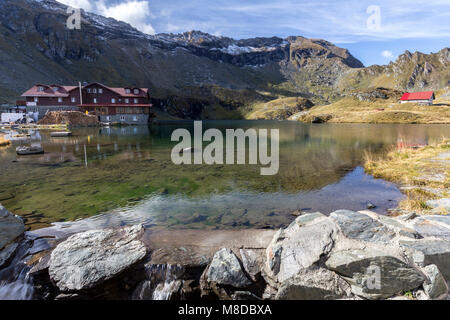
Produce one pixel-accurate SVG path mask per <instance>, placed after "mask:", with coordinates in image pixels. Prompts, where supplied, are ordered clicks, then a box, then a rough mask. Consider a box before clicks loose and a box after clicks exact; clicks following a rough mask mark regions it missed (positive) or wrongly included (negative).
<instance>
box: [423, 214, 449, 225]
mask: <svg viewBox="0 0 450 320" xmlns="http://www.w3.org/2000/svg"><path fill="white" fill-rule="evenodd" d="M418 220H429V221H433V222H437V223H439V224H442V225H445V226H448V227H450V216H443V215H426V216H421V217H419V218H418Z"/></svg>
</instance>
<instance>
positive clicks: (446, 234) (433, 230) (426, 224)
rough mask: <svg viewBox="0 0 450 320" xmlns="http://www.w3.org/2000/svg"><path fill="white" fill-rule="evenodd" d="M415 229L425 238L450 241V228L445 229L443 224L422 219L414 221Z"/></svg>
mask: <svg viewBox="0 0 450 320" xmlns="http://www.w3.org/2000/svg"><path fill="white" fill-rule="evenodd" d="M413 227H414V229H415V230H416V231H417V232H418V233H419V234H420V235H421V236H423V237H437V238H442V239H447V240H450V228H447V227H445V224H441V223H439V222H438V221H435V220H431V219H427V218H422V217H421V218H417V219H416V220H414V224H413Z"/></svg>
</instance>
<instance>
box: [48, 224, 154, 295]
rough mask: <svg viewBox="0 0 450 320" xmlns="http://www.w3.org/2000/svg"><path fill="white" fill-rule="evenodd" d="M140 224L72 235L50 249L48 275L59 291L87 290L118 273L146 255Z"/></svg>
mask: <svg viewBox="0 0 450 320" xmlns="http://www.w3.org/2000/svg"><path fill="white" fill-rule="evenodd" d="M142 232H143V227H142V226H140V225H138V226H133V227H127V228H123V229H119V230H114V229H105V230H92V231H86V232H83V233H79V234H75V235H73V236H71V237H69V238H68V239H67V240H65V241H64V242H62V243H60V244H59V245H58V246H57V247H56V248H55V249H54V250H53V252H52V254H51V257H50V261H49V269H48V271H49V275H50V278H51V279H52V280H53V281H54V282H55V283H56V285H57V286H58V288H59V289H60V290H61V291H71V290H83V289H89V288H92V287H94V286H96V285H97V284H99V283H101V282H104V281H106V280H108V279H111V278H113V277H114V276H116V275H118V274H120V273H121V272H122V271H124V270H125V269H127V268H129V267H130V266H132V265H133V264H135V263H136V262H138V261H140V260H142V259H143V258H144V257H145V255H146V252H147V251H146V247H145V245H144V243H143V242H141V241H140V240H138V239H139V237H140V236H141V235H142Z"/></svg>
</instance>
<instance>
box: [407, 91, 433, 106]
mask: <svg viewBox="0 0 450 320" xmlns="http://www.w3.org/2000/svg"><path fill="white" fill-rule="evenodd" d="M434 99H435V96H434V92H433V91H424V92H411V93H409V92H406V93H404V94H403V96H402V97H401V99H400V102H401V103H407V102H414V103H419V104H423V105H429V106H431V105H432V104H433V100H434Z"/></svg>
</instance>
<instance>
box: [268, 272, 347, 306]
mask: <svg viewBox="0 0 450 320" xmlns="http://www.w3.org/2000/svg"><path fill="white" fill-rule="evenodd" d="M350 296H351V291H350V286H349V285H348V284H347V282H345V281H344V280H343V279H342V278H341V277H339V276H338V275H337V274H336V273H334V272H332V271H329V270H327V269H325V268H320V267H312V268H308V269H305V270H302V271H300V272H299V273H297V274H296V275H295V276H294V277H292V278H290V279H288V280H286V281H284V282H283V283H282V285H281V286H280V288H279V289H278V292H277V294H276V296H275V299H277V300H331V299H342V298H348V297H350Z"/></svg>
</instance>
